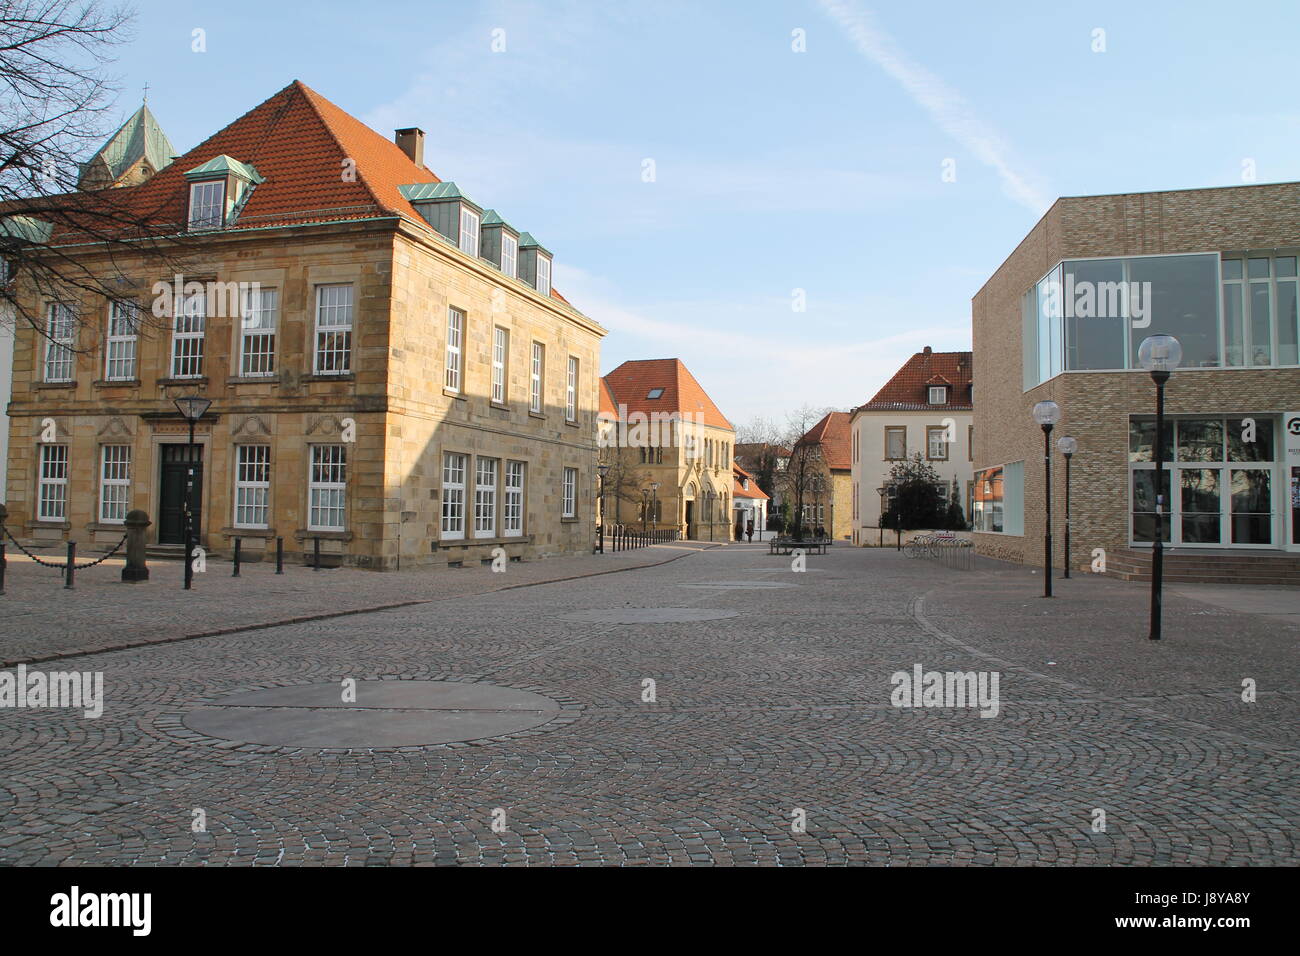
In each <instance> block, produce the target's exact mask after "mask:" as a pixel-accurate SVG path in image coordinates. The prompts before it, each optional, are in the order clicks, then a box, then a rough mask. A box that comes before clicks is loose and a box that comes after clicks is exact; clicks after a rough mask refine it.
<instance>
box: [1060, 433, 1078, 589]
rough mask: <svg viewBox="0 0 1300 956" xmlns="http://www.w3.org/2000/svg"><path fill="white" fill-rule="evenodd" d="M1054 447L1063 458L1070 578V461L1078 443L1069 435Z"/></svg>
mask: <svg viewBox="0 0 1300 956" xmlns="http://www.w3.org/2000/svg"><path fill="white" fill-rule="evenodd" d="M1056 447H1057V448H1059V449H1061V454H1062V455H1064V456H1065V576H1066V577H1067V578H1068V577H1069V576H1070V459H1071V458H1073V457H1074V453H1075V452H1076V451H1078V450H1079V443H1078V442H1077V441H1075V440H1074V439H1073V438H1071V437H1070V436H1069V435H1063V436H1061V438H1060V440H1059V441H1057V443H1056Z"/></svg>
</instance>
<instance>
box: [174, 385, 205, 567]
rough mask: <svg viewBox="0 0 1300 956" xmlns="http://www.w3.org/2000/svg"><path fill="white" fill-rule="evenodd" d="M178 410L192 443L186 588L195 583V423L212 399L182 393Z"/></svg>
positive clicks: (189, 452) (187, 458)
mask: <svg viewBox="0 0 1300 956" xmlns="http://www.w3.org/2000/svg"><path fill="white" fill-rule="evenodd" d="M172 404H174V405H175V406H176V410H177V411H178V412H180V413H181V416H182V417H183V418H184V419H185V421H186V422H188V423H189V426H190V443H189V445H187V446H186V448H185V464H186V478H185V590H187V591H188V590H190V588H191V587H192V585H193V583H194V508H193V504H194V502H193V496H194V425H195V424H196V423H197V422H198V420H199V419H200V418H202V417H203V414H204V413H205V412H206V411H207V410H208V409H209V408H211V407H212V400H211V399H209V398H203V397H202V396H201V395H182V396H181V397H180V398H177V399H173V400H172Z"/></svg>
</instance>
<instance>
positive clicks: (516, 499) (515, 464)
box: [501, 461, 527, 538]
mask: <svg viewBox="0 0 1300 956" xmlns="http://www.w3.org/2000/svg"><path fill="white" fill-rule="evenodd" d="M526 474H527V465H525V464H524V462H522V461H507V462H506V468H505V500H504V502H503V504H502V508H501V535H502V537H506V538H517V537H519V536H521V535H522V534H523V533H524V476H525V475H526Z"/></svg>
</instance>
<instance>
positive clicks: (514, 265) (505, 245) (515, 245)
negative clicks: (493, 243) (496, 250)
mask: <svg viewBox="0 0 1300 956" xmlns="http://www.w3.org/2000/svg"><path fill="white" fill-rule="evenodd" d="M501 271H502V272H504V273H505V274H506V275H508V276H509V277H510V278H512V279H513V278H515V276H516V275H518V272H519V240H518V239H516V238H515V237H514V236H512V235H510V233H508V232H503V233H501Z"/></svg>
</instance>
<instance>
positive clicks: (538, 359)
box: [528, 342, 546, 415]
mask: <svg viewBox="0 0 1300 956" xmlns="http://www.w3.org/2000/svg"><path fill="white" fill-rule="evenodd" d="M545 375H546V346H545V345H543V344H542V343H541V342H534V343H533V357H532V364H531V366H530V370H529V375H528V410H529V411H530V412H532V413H533V414H535V415H540V414H541V413H542V388H543V386H544V385H545Z"/></svg>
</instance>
